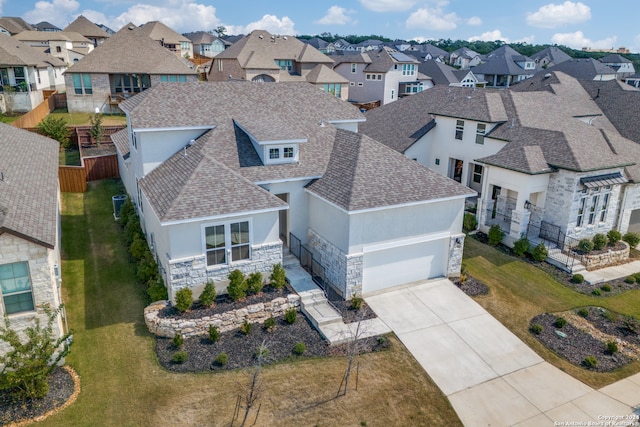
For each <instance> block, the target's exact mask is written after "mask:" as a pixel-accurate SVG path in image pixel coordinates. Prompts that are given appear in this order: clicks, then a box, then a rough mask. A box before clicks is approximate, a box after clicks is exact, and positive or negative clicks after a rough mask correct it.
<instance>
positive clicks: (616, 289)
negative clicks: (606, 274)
mask: <svg viewBox="0 0 640 427" xmlns="http://www.w3.org/2000/svg"><path fill="white" fill-rule="evenodd" d="M536 265H537V266H538V267H540V268H541V269H542V270H544V271H545V272H546V273H547V274H549V275H550V276H552V277H553V278H554V279H556V280H557V281H558V282H560V283H562V284H563V285H565V286H567V287H569V288H571V289H573V290H575V291H576V292H580V293H581V294H585V295H591V296H594V295H593V290H594V289H600V288H601V287H602V286H604V285H609V286H610V287H611V290H610V291H601V292H600V293H601V295H599V296H601V297H607V296H613V295H618V294H621V293H623V292H627V291H631V290H634V289H640V283H626V282H625V281H624V280H625V279H626V277H621V278H619V279H615V280H610V281H608V282H603V283H598V284H595V285H590V284H588V283H586V282H582V283H574V282H572V281H571V277H572V275H571V274H569V273H566V272H564V271H562V270H560V269H559V268H557V267H555V266H553V265H551V264H547V263H546V262H542V263H538V264H536Z"/></svg>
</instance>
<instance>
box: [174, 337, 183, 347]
mask: <svg viewBox="0 0 640 427" xmlns="http://www.w3.org/2000/svg"><path fill="white" fill-rule="evenodd" d="M183 344H184V338H182V335H180V334H175V335H174V336H173V345H174V347H175V348H177V349H180V348H182V345H183Z"/></svg>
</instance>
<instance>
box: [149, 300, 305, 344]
mask: <svg viewBox="0 0 640 427" xmlns="http://www.w3.org/2000/svg"><path fill="white" fill-rule="evenodd" d="M167 306H169V302H168V301H157V302H154V303H152V304H151V305H149V306H147V307H146V308H145V309H144V321H145V323H146V325H147V328H148V329H149V331H150V332H151V333H152V334H155V335H156V336H159V337H167V338H173V336H174V335H175V334H176V333H179V334H180V335H182V336H183V337H191V336H195V335H204V334H208V333H209V326H211V325H213V326H216V327H217V328H218V329H219V330H220V332H227V331H231V330H233V329H238V328H240V326H242V324H243V323H244V322H245V320H246V321H248V322H249V323H264V321H265V320H267V319H268V318H270V317H279V316H283V315H284V312H285V311H287V310H288V309H290V308H295V309H296V310H299V308H300V296H298V295H295V294H290V295H287V297H286V298H275V299H274V300H272V301H270V302H265V303H259V304H252V305H248V306H246V307H245V308H241V309H238V310H232V311H227V312H226V313H220V314H214V315H212V316H206V317H202V318H199V319H182V318H179V317H159V316H158V313H159V312H160V310H162V309H163V308H165V307H167Z"/></svg>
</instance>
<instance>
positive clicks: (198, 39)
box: [183, 31, 231, 58]
mask: <svg viewBox="0 0 640 427" xmlns="http://www.w3.org/2000/svg"><path fill="white" fill-rule="evenodd" d="M183 35H184V36H185V37H186V38H188V39H189V40H191V43H192V44H193V53H194V54H198V55H202V56H206V57H207V58H213V57H214V56H216V55H217V54H219V53H220V52H222V51H223V50H225V49H226V48H227V47H229V46H231V43H228V42H225V41H224V40H223V39H221V38H219V37H216V36H214V35H213V34H211V33H207V32H206V31H197V32H195V33H184V34H183Z"/></svg>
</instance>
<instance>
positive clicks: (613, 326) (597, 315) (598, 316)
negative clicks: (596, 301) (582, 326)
mask: <svg viewBox="0 0 640 427" xmlns="http://www.w3.org/2000/svg"><path fill="white" fill-rule="evenodd" d="M588 310H589V315H588V316H587V317H586V319H587V320H588V321H589V322H590V323H591V324H592V325H593V326H595V327H596V328H597V329H599V330H600V331H602V332H604V333H605V334H608V335H613V336H615V337H618V338H621V339H623V340H625V341H627V342H628V343H630V344H635V345H637V346H640V321H638V320H636V319H634V318H633V317H629V316H624V315H621V314H618V313H614V312H612V311H609V310H606V309H604V308H600V307H589V308H588Z"/></svg>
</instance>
